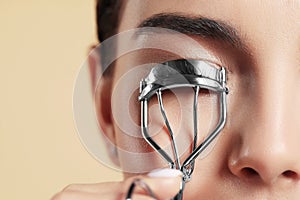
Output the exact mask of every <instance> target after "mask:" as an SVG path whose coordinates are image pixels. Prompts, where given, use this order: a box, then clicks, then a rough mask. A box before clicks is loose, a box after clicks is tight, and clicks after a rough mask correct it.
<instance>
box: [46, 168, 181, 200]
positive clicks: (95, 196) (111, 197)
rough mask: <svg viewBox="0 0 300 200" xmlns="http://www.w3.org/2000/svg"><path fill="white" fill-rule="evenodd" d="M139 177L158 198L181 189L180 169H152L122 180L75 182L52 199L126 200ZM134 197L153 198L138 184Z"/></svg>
mask: <svg viewBox="0 0 300 200" xmlns="http://www.w3.org/2000/svg"><path fill="white" fill-rule="evenodd" d="M137 179H140V180H142V181H143V182H144V183H145V184H147V185H148V186H149V188H150V189H151V190H152V192H153V193H154V194H155V196H156V197H157V198H158V199H171V198H173V197H174V196H175V195H176V194H177V193H178V192H179V190H180V185H181V182H182V174H181V172H180V171H178V170H172V169H162V170H155V171H152V172H150V173H149V174H148V175H146V176H135V177H130V178H128V179H126V180H124V181H122V182H110V183H98V184H76V185H75V184H74V185H70V186H68V187H66V188H65V189H64V190H63V191H61V192H59V193H58V194H56V195H55V196H54V197H53V198H52V199H51V200H103V199H105V200H125V198H126V195H127V192H128V189H129V187H130V185H131V184H132V183H133V182H134V181H135V180H137ZM132 199H133V200H150V199H153V198H152V197H151V196H149V194H148V193H147V191H145V190H143V189H142V188H141V187H139V186H137V187H136V188H135V190H134V194H133V196H132Z"/></svg>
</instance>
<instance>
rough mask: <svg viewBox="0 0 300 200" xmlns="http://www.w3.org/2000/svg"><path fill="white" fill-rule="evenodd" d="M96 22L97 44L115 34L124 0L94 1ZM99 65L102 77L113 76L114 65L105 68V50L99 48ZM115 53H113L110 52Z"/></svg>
mask: <svg viewBox="0 0 300 200" xmlns="http://www.w3.org/2000/svg"><path fill="white" fill-rule="evenodd" d="M96 1H97V5H96V22H97V36H98V40H99V42H100V43H101V42H103V41H104V40H106V39H107V38H109V37H111V36H113V35H115V34H117V31H118V27H119V21H120V17H121V11H120V10H121V6H122V1H124V0H96ZM99 50H101V53H100V56H101V64H102V67H103V68H102V70H103V76H106V77H110V76H111V75H112V74H113V71H114V68H115V67H114V66H115V64H114V63H112V64H111V67H109V68H105V64H106V54H105V53H106V50H105V48H104V47H103V46H101V49H99ZM112 53H115V52H112Z"/></svg>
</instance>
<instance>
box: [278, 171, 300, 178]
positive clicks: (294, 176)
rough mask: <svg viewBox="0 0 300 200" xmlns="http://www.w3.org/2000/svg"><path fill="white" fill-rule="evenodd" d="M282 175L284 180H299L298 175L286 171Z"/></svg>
mask: <svg viewBox="0 0 300 200" xmlns="http://www.w3.org/2000/svg"><path fill="white" fill-rule="evenodd" d="M282 175H283V176H284V177H286V178H290V179H294V180H296V179H298V178H299V176H298V174H297V173H296V172H294V171H291V170H287V171H285V172H283V173H282Z"/></svg>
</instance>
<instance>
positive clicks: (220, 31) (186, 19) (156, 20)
mask: <svg viewBox="0 0 300 200" xmlns="http://www.w3.org/2000/svg"><path fill="white" fill-rule="evenodd" d="M138 27H139V28H143V27H160V28H166V29H171V30H174V31H177V32H180V33H183V34H187V35H195V36H199V37H201V38H203V39H212V40H219V41H222V42H225V43H228V44H230V45H232V46H233V47H236V48H239V49H243V48H245V45H244V44H243V43H242V40H241V38H240V37H239V35H238V32H237V30H236V29H235V28H233V27H232V26H230V25H229V24H228V23H226V22H223V21H220V20H213V19H209V18H205V17H201V16H200V17H194V16H185V15H182V14H177V13H160V14H156V15H153V16H151V17H150V18H148V19H146V20H144V21H143V22H142V23H140V25H139V26H138Z"/></svg>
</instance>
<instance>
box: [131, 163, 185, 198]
mask: <svg viewBox="0 0 300 200" xmlns="http://www.w3.org/2000/svg"><path fill="white" fill-rule="evenodd" d="M138 179H139V180H142V182H143V183H145V184H146V185H147V187H148V188H150V190H151V192H152V193H153V194H154V195H155V197H157V198H158V199H171V198H173V197H175V195H176V194H177V193H178V192H179V191H180V188H181V184H182V172H181V171H179V170H175V169H157V170H154V171H152V172H150V173H149V174H148V175H147V176H142V177H138ZM135 180H136V177H135V179H134V177H132V178H130V179H129V180H127V181H126V182H127V183H128V181H129V182H131V183H132V182H134V181H135ZM126 185H128V184H126ZM134 190H135V191H134V193H137V194H145V193H147V192H145V190H143V189H142V188H140V187H136V188H135V189H134Z"/></svg>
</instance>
